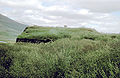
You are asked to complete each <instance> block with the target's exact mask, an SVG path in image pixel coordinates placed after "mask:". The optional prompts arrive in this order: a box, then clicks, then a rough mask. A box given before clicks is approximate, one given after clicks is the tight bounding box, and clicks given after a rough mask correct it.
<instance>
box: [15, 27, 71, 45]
mask: <svg viewBox="0 0 120 78" xmlns="http://www.w3.org/2000/svg"><path fill="white" fill-rule="evenodd" d="M70 37H71V35H70V33H69V32H66V31H65V30H64V29H62V28H52V27H37V26H33V27H27V28H26V29H25V30H24V32H23V33H22V34H21V35H19V36H18V38H17V40H16V41H17V42H31V43H40V42H50V41H55V40H57V39H61V38H70Z"/></svg>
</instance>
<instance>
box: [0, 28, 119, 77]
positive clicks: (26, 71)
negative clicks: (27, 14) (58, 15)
mask: <svg viewBox="0 0 120 78" xmlns="http://www.w3.org/2000/svg"><path fill="white" fill-rule="evenodd" d="M65 35H67V37H66V36H65ZM18 38H19V39H36V40H45V39H52V40H54V41H52V42H48V43H40V44H33V43H26V42H25V43H21V42H17V43H15V44H12V43H6V44H5V43H4V44H3V43H1V44H0V77H15V78H19V77H21V78H25V77H28V78H29V77H31V78H120V34H101V33H98V32H97V31H95V30H92V29H86V28H73V29H72V28H52V27H36V26H34V27H28V28H27V29H26V30H25V31H24V32H23V33H22V34H21V35H19V36H18ZM23 42H24V41H23Z"/></svg>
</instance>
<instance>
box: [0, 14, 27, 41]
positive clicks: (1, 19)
mask: <svg viewBox="0 0 120 78" xmlns="http://www.w3.org/2000/svg"><path fill="white" fill-rule="evenodd" d="M25 27H26V25H24V24H20V23H18V22H16V21H14V20H12V19H10V18H8V17H6V16H3V15H1V14H0V40H1V41H7V40H12V41H14V40H15V39H16V37H17V35H19V34H20V33H21V32H22V31H23V30H24V28H25Z"/></svg>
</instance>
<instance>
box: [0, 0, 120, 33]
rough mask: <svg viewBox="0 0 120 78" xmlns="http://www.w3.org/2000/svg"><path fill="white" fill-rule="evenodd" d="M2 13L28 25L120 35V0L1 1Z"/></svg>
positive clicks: (0, 10)
mask: <svg viewBox="0 0 120 78" xmlns="http://www.w3.org/2000/svg"><path fill="white" fill-rule="evenodd" d="M0 13H1V14H3V15H6V16H8V17H9V18H11V19H13V20H16V21H19V22H21V23H25V24H28V25H40V26H62V27H63V26H64V25H67V26H68V27H88V28H94V29H96V30H97V31H99V32H106V33H120V0H0Z"/></svg>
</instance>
